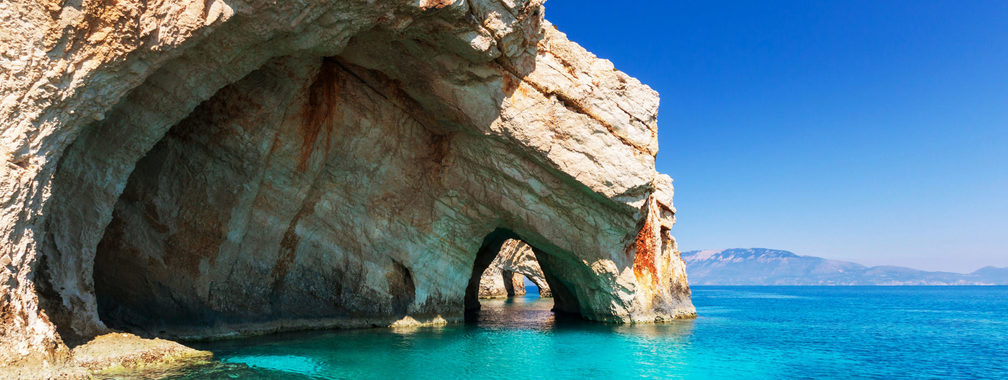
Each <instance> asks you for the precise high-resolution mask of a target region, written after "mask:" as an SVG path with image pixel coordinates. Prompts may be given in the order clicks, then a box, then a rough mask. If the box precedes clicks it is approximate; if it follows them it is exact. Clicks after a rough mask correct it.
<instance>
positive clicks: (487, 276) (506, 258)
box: [479, 239, 552, 298]
mask: <svg viewBox="0 0 1008 380" xmlns="http://www.w3.org/2000/svg"><path fill="white" fill-rule="evenodd" d="M524 278H528V279H529V281H532V283H534V284H535V285H536V287H538V288H539V296H541V297H551V296H552V294H551V293H550V290H549V284H548V283H547V282H546V275H544V274H543V271H542V268H540V267H539V262H538V261H537V260H536V258H535V254H534V253H533V252H532V247H529V246H528V244H525V243H522V242H521V241H519V240H514V239H511V240H508V241H506V242H504V246H503V247H502V248H501V251H500V253H499V254H498V255H497V257H496V258H494V260H493V261H492V262H491V263H490V266H489V267H487V269H486V272H483V276H482V277H481V278H480V284H479V286H480V288H479V296H480V298H507V297H510V296H521V295H525V281H523V279H524Z"/></svg>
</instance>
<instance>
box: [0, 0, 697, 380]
mask: <svg viewBox="0 0 1008 380" xmlns="http://www.w3.org/2000/svg"><path fill="white" fill-rule="evenodd" d="M0 23H2V24H0V51H2V52H3V54H2V55H0V94H2V99H0V120H2V123H3V124H2V128H0V159H3V160H4V161H6V162H5V163H4V165H3V169H2V170H0V194H2V197H0V199H2V200H3V203H2V204H0V233H2V234H3V236H4V238H5V243H4V244H3V245H2V246H0V290H2V299H0V363H27V362H32V361H35V362H39V361H42V360H45V361H47V362H51V361H53V360H57V361H58V360H65V359H66V358H67V356H68V355H70V354H69V349H68V346H75V345H78V344H80V343H82V342H85V341H88V340H90V339H92V338H93V337H95V336H98V335H101V334H104V333H107V332H108V331H109V330H110V328H111V329H115V330H125V331H131V332H135V333H139V334H142V335H146V336H160V337H168V338H181V337H212V336H220V335H233V334H236V333H237V334H246V333H261V332H269V331H279V330H287V329H297V328H306V327H325V326H382V325H389V324H391V323H393V322H394V321H396V320H400V319H405V318H411V319H416V320H418V321H425V320H442V319H448V320H457V319H459V318H461V315H462V313H463V311H464V310H465V309H466V308H474V307H478V302H476V299H477V289H478V283H479V278H480V274H482V273H483V270H484V269H485V268H486V267H487V266H488V265H489V264H490V262H491V261H492V259H493V257H494V256H495V255H496V253H497V252H498V251H499V250H500V248H501V246H502V245H503V244H504V242H505V241H506V240H507V239H520V240H521V241H523V242H525V243H527V244H528V245H529V246H530V247H531V249H532V250H533V251H534V252H535V256H536V258H537V259H538V262H539V264H541V266H542V271H543V273H544V281H546V282H547V283H548V285H549V287H550V288H551V289H552V291H553V295H554V297H555V305H556V308H557V309H558V310H561V311H567V312H573V313H579V314H580V315H582V316H583V317H584V318H587V319H591V320H597V321H612V322H655V321H664V320H668V319H673V318H683V317H691V316H693V315H694V308H693V306H692V303H691V302H690V292H689V287H688V285H687V281H686V275H685V268H684V264H683V262H682V260H681V259H680V258H679V254H678V251H677V250H676V244H675V241H674V239H673V238H672V237H671V236H670V234H669V228H670V227H671V226H672V224H673V223H674V208H673V207H672V187H671V180H670V179H669V178H668V177H667V176H665V175H662V174H659V173H656V171H655V167H654V161H655V154H656V153H657V151H658V143H657V141H658V140H657V133H658V129H657V123H656V114H657V107H658V95H657V93H655V92H654V91H653V90H651V89H650V88H648V87H647V86H645V85H643V84H641V83H640V82H638V81H637V80H635V79H633V78H631V77H629V76H627V75H625V74H623V73H621V72H619V71H617V70H615V69H614V68H613V66H612V64H611V63H610V62H608V61H606V60H603V59H598V58H596V57H595V56H593V55H592V54H590V53H588V52H587V51H585V50H584V49H582V48H581V47H580V46H578V45H577V44H574V43H572V42H570V41H568V40H567V38H566V37H565V36H564V35H563V34H562V33H560V32H558V31H557V30H556V29H555V28H554V27H553V26H552V25H550V24H549V23H548V22H546V21H544V20H543V8H542V4H541V0H517V1H511V0H508V1H495V0H489V1H485V0H470V1H463V0H459V1H450V0H447V1H440V0H418V1H394V0H393V1H382V2H374V1H363V0H359V1H353V0H348V1H317V0H297V1H281V2H277V1H262V0H194V1H185V0H118V1H91V0H85V1H83V2H80V1H78V2H64V1H60V0H43V1H40V0H7V1H4V2H3V3H2V4H0Z"/></svg>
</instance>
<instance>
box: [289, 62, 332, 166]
mask: <svg viewBox="0 0 1008 380" xmlns="http://www.w3.org/2000/svg"><path fill="white" fill-rule="evenodd" d="M339 72H340V67H339V64H338V63H337V62H336V61H335V60H334V59H331V58H326V59H325V60H323V62H322V67H321V68H320V69H319V73H318V76H317V77H315V81H314V82H312V84H311V86H310V87H309V88H308V102H307V103H305V105H304V109H303V110H302V115H304V118H303V122H302V123H301V125H300V126H299V129H298V132H300V134H301V139H302V140H301V152H300V154H299V155H298V165H297V172H298V173H303V172H304V170H305V168H306V166H307V165H308V159H309V158H311V155H312V153H313V152H314V150H315V143H316V141H317V140H318V138H319V135H320V134H321V133H322V131H323V129H325V130H326V140H327V141H326V147H327V148H328V146H329V141H328V140H329V139H330V138H331V137H332V128H333V121H334V119H335V118H336V115H337V113H338V109H337V105H338V104H339V103H340V91H339V90H340V89H339V83H338V82H339V79H340V78H339Z"/></svg>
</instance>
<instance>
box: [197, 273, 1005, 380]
mask: <svg viewBox="0 0 1008 380" xmlns="http://www.w3.org/2000/svg"><path fill="white" fill-rule="evenodd" d="M693 290H694V293H693V301H694V303H695V304H696V306H697V310H698V313H699V317H698V318H697V319H696V320H694V321H682V322H677V323H672V324H667V325H637V326H616V325H604V324H597V323H586V322H581V321H575V320H568V319H563V318H561V319H557V318H555V317H554V315H553V313H551V312H550V311H549V309H550V307H551V306H552V301H551V300H550V299H548V298H546V299H539V298H538V297H535V296H530V297H524V298H517V299H512V300H508V301H503V300H499V301H484V303H483V309H484V310H483V311H482V312H481V314H480V318H479V321H478V322H477V323H472V324H467V325H451V326H446V327H441V328H420V329H412V330H391V329H369V330H347V331H330V332H309V333H297V334H284V335H275V336H268V337H258V338H251V339H242V340H230V341H222V342H212V343H205V344H196V345H195V346H196V347H197V348H201V349H208V350H211V351H213V352H214V354H215V356H216V357H217V358H218V359H219V360H221V361H222V362H223V364H217V365H212V366H206V367H201V368H196V369H192V370H191V371H190V372H188V373H187V374H186V375H185V376H184V377H185V378H193V379H196V378H221V377H229V376H233V377H242V378H278V379H280V378H291V379H297V378H306V379H307V378H334V379H356V378H376V379H377V378H396V379H452V378H458V379H463V378H464V379H515V378H531V379H534V378H555V379H581V378H691V379H704V378H754V379H759V378H780V377H786V378H851V377H859V378H935V377H941V378H1008V287H1003V286H1002V287H805V286H799V287H713V286H702V287H701V286H697V287H694V289H693Z"/></svg>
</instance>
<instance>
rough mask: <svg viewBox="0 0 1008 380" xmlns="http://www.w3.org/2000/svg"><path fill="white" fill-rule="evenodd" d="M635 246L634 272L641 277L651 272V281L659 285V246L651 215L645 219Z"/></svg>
mask: <svg viewBox="0 0 1008 380" xmlns="http://www.w3.org/2000/svg"><path fill="white" fill-rule="evenodd" d="M633 248H634V264H633V269H634V274H635V275H636V276H637V278H638V279H639V278H641V277H644V276H646V275H647V274H648V273H650V275H651V281H652V282H653V283H654V284H655V285H657V284H658V270H657V269H656V268H655V257H656V256H657V247H656V245H655V239H654V225H653V223H652V218H651V217H650V216H649V217H648V218H647V219H645V220H644V226H643V227H641V229H640V231H639V232H638V233H637V239H635V240H634V245H633Z"/></svg>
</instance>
